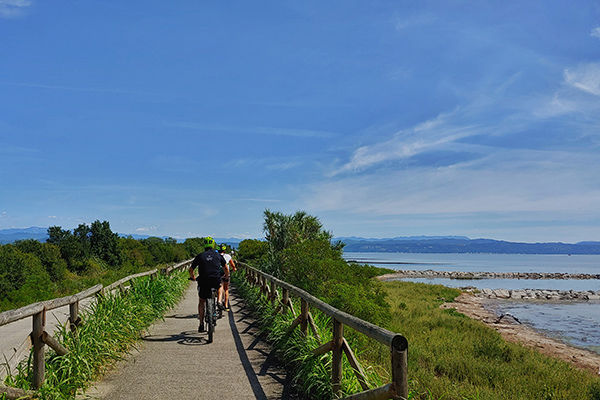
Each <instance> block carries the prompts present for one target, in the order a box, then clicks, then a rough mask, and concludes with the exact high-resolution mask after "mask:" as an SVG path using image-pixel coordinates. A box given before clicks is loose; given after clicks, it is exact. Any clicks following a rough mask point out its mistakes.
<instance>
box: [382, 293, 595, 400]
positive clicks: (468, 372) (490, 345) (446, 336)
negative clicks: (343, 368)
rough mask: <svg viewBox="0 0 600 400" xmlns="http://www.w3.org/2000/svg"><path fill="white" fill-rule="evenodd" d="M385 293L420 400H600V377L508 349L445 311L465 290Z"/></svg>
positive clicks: (475, 325)
mask: <svg viewBox="0 0 600 400" xmlns="http://www.w3.org/2000/svg"><path fill="white" fill-rule="evenodd" d="M384 287H385V290H386V292H387V294H388V297H387V299H388V302H389V303H390V304H391V306H392V321H391V324H390V328H391V329H392V330H393V331H396V332H401V333H402V334H403V335H405V336H406V337H407V338H408V342H409V352H408V368H409V379H410V387H411V389H412V390H413V391H414V392H416V394H415V398H417V399H442V398H443V399H448V400H451V399H457V400H458V399H461V400H462V399H482V400H483V399H532V400H535V399H540V400H550V399H551V400H555V399H565V400H567V399H568V400H575V399H582V400H583V399H585V400H595V399H600V397H599V396H598V393H599V392H600V390H599V389H598V388H600V379H599V378H598V377H595V376H593V375H592V374H590V373H588V372H584V371H580V370H577V369H576V368H574V367H571V366H570V365H569V364H568V363H566V362H563V361H560V360H556V359H553V358H550V357H546V356H544V355H542V354H540V353H539V352H537V351H535V350H532V349H528V348H525V347H523V346H520V345H517V344H513V343H508V342H506V341H505V340H504V339H502V337H501V336H500V334H498V333H497V332H496V331H494V330H493V329H490V328H488V327H486V326H485V325H484V324H483V323H481V322H478V321H474V320H472V319H470V318H468V317H466V316H464V315H463V314H460V313H457V312H456V311H452V310H442V309H440V308H439V306H440V304H442V303H443V302H444V301H452V300H453V299H454V298H455V297H456V296H457V295H458V294H460V291H459V290H456V289H450V288H447V287H444V286H441V285H427V284H419V283H410V282H388V283H386V284H385V285H384ZM384 356H385V355H384V354H382V356H381V357H382V358H383V357H384Z"/></svg>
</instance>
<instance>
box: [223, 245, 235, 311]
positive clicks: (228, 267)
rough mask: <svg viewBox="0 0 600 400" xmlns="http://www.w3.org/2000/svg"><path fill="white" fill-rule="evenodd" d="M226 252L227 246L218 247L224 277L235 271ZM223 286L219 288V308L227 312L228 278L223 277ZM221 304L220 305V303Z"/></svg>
mask: <svg viewBox="0 0 600 400" xmlns="http://www.w3.org/2000/svg"><path fill="white" fill-rule="evenodd" d="M226 251H227V245H224V244H222V245H221V246H219V254H220V255H221V256H223V258H224V259H225V263H226V266H225V271H226V275H227V276H229V274H230V273H231V272H233V271H235V270H236V268H235V263H234V262H233V259H232V258H231V256H230V255H229V254H227V253H226ZM222 280H223V285H222V286H221V289H219V304H221V307H222V308H223V309H224V310H225V311H229V278H225V277H223V279H222ZM221 302H222V303H221Z"/></svg>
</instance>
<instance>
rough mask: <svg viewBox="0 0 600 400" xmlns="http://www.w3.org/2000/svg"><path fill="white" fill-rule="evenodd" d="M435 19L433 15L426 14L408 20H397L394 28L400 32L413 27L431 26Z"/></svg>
mask: <svg viewBox="0 0 600 400" xmlns="http://www.w3.org/2000/svg"><path fill="white" fill-rule="evenodd" d="M436 19H437V18H436V17H434V16H433V15H427V14H422V15H416V16H413V17H408V18H398V19H397V20H396V21H395V23H394V27H395V28H396V30H397V31H402V30H404V29H408V28H412V27H415V26H421V25H427V24H431V23H433V22H435V21H436Z"/></svg>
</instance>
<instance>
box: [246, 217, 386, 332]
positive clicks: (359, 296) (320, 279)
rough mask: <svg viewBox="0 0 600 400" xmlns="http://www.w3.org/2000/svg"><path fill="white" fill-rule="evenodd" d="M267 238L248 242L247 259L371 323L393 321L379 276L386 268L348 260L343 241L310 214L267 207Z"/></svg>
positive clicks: (265, 225)
mask: <svg viewBox="0 0 600 400" xmlns="http://www.w3.org/2000/svg"><path fill="white" fill-rule="evenodd" d="M264 229H265V236H266V238H267V241H266V242H261V241H257V240H244V241H242V242H241V243H240V246H239V248H238V257H239V259H240V260H241V261H246V262H249V263H251V264H252V265H253V266H255V267H257V268H259V269H262V270H263V271H265V272H267V273H269V274H272V275H274V276H276V277H278V278H280V279H282V280H284V281H286V282H289V283H291V284H292V285H295V286H297V287H299V288H302V289H304V290H306V291H308V292H309V293H311V294H312V295H314V296H316V297H319V298H321V299H322V300H323V301H326V302H328V303H329V304H331V305H332V306H334V307H336V308H338V309H340V310H342V311H345V312H348V313H350V314H353V315H355V316H357V317H359V318H362V319H364V320H366V321H369V322H372V323H374V324H377V325H380V326H386V325H387V324H388V322H389V321H390V319H391V314H390V308H389V305H388V304H387V302H386V301H385V292H384V291H383V289H382V286H381V284H380V283H379V282H377V281H375V280H373V279H370V278H372V277H374V276H377V275H381V274H384V273H388V272H393V271H391V270H388V269H385V268H376V267H367V266H362V265H359V264H354V263H352V264H348V263H346V261H345V260H344V259H343V258H342V248H343V244H342V243H339V242H337V243H331V238H332V235H331V233H329V232H327V231H325V230H323V226H322V225H321V222H320V221H319V220H318V219H317V218H316V217H313V216H310V215H307V214H306V213H304V212H297V213H296V214H293V215H284V214H281V213H274V212H271V211H269V210H267V211H265V224H264Z"/></svg>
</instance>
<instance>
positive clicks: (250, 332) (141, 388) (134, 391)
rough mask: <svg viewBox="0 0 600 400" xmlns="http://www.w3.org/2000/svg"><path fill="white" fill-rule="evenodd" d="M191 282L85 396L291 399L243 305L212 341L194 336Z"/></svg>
mask: <svg viewBox="0 0 600 400" xmlns="http://www.w3.org/2000/svg"><path fill="white" fill-rule="evenodd" d="M197 299H198V297H197V294H196V289H195V284H192V285H190V287H189V288H188V289H187V291H186V293H185V296H184V298H183V300H182V301H181V302H180V303H179V305H178V306H176V307H175V309H173V310H172V311H171V312H169V313H167V315H166V317H165V320H164V321H160V322H158V323H156V324H154V325H153V326H152V327H151V328H150V329H149V334H148V335H147V336H145V337H144V340H143V341H142V344H141V345H140V347H139V351H134V352H133V353H132V354H131V355H130V356H129V357H127V359H126V360H125V361H122V362H120V363H118V364H117V366H116V368H115V369H114V370H113V371H112V372H110V373H109V374H107V376H105V377H104V379H103V380H102V381H100V382H99V383H97V384H96V385H95V386H94V387H93V388H91V389H89V390H88V391H87V392H86V395H87V396H89V397H91V398H100V399H108V400H119V399H137V398H140V399H175V398H177V399H207V400H210V399H215V400H217V399H218V400H224V399H291V398H292V397H291V395H290V393H289V391H290V383H289V380H288V379H287V378H286V376H285V371H284V370H282V369H281V368H280V367H278V366H277V365H276V363H275V360H274V358H273V355H272V354H271V351H270V348H269V347H268V346H267V345H266V344H265V343H264V341H262V340H261V337H260V335H259V334H258V331H257V328H256V325H255V322H254V321H253V320H252V319H251V317H250V316H249V314H248V313H247V312H246V311H245V310H244V309H243V304H242V302H241V301H240V300H239V299H238V298H236V297H235V295H233V296H232V298H231V301H230V303H231V311H230V312H229V313H225V314H224V316H223V318H222V319H220V320H219V321H218V323H217V327H216V330H215V336H214V341H213V343H210V344H208V343H207V334H206V333H198V332H197V329H198V320H197V315H196V313H197Z"/></svg>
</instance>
